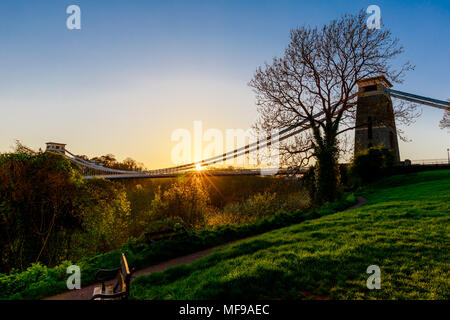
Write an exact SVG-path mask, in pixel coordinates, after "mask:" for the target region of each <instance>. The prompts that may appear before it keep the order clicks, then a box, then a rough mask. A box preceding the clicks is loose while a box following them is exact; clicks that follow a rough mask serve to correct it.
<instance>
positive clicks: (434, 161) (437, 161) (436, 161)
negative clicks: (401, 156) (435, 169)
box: [411, 159, 450, 165]
mask: <svg viewBox="0 0 450 320" xmlns="http://www.w3.org/2000/svg"><path fill="white" fill-rule="evenodd" d="M411 164H423V165H425V164H450V161H449V159H423V160H411Z"/></svg>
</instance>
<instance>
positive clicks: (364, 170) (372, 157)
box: [350, 146, 394, 185]
mask: <svg viewBox="0 0 450 320" xmlns="http://www.w3.org/2000/svg"><path fill="white" fill-rule="evenodd" d="M393 165H394V155H393V153H392V152H391V151H390V150H389V149H387V148H385V147H383V146H378V147H371V148H369V149H366V150H363V151H361V152H359V153H358V154H356V155H355V157H354V159H353V161H352V164H351V169H350V170H351V174H352V178H353V179H354V181H353V182H354V184H355V185H361V184H366V183H369V182H372V181H375V180H376V179H378V178H381V177H383V176H385V175H387V174H389V173H390V172H391V171H392V167H393Z"/></svg>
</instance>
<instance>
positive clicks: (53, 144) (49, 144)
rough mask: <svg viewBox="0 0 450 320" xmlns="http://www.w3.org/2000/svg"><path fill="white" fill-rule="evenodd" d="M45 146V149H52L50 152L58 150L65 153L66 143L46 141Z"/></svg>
mask: <svg viewBox="0 0 450 320" xmlns="http://www.w3.org/2000/svg"><path fill="white" fill-rule="evenodd" d="M46 145H47V147H46V148H45V151H52V152H58V153H62V154H66V151H65V149H66V145H65V144H64V143H57V142H47V143H46Z"/></svg>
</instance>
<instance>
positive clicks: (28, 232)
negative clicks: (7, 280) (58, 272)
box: [0, 153, 84, 271]
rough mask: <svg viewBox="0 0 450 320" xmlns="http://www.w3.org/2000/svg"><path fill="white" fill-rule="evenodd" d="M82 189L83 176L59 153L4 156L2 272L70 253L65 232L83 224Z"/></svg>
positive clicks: (0, 165) (0, 176) (0, 168)
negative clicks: (56, 244) (81, 214)
mask: <svg viewBox="0 0 450 320" xmlns="http://www.w3.org/2000/svg"><path fill="white" fill-rule="evenodd" d="M83 189H84V187H83V184H82V180H81V175H80V174H79V173H78V171H77V170H75V168H74V166H73V165H72V163H71V162H70V161H68V160H67V159H65V158H64V157H62V156H61V155H58V154H54V153H40V154H36V155H33V154H29V153H10V154H2V155H0V250H1V252H2V256H1V260H0V270H1V271H8V270H10V269H11V268H19V269H22V268H24V267H25V266H27V265H29V263H30V262H35V261H42V262H43V263H45V264H53V263H55V262H58V263H59V262H60V261H58V260H59V259H61V257H65V256H66V255H67V252H66V250H65V249H66V248H67V247H66V246H67V245H68V243H67V237H65V235H66V234H67V233H71V232H74V231H75V230H77V229H79V228H80V227H81V216H80V211H81V210H80V208H81V207H83V202H82V199H81V198H80V197H78V196H77V195H79V194H82V193H83V191H84V190H83ZM61 242H63V243H64V244H63V245H61V246H58V247H55V246H52V247H50V246H49V244H55V243H61Z"/></svg>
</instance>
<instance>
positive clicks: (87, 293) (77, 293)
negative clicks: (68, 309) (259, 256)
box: [43, 196, 367, 300]
mask: <svg viewBox="0 0 450 320" xmlns="http://www.w3.org/2000/svg"><path fill="white" fill-rule="evenodd" d="M356 200H357V202H356V204H354V205H353V206H351V207H350V208H348V209H347V210H350V209H356V208H359V207H361V206H362V205H364V204H365V203H366V202H367V199H365V198H363V197H360V196H356ZM255 237H256V236H255ZM245 239H248V238H245ZM241 240H244V239H239V240H236V241H232V242H228V243H224V244H221V245H219V246H216V247H213V248H209V249H206V250H202V251H197V252H195V253H192V254H189V255H187V256H183V257H179V258H175V259H172V260H168V261H166V262H163V263H160V264H157V265H154V266H150V267H147V268H144V269H141V270H137V271H136V272H135V273H134V274H133V277H132V279H134V278H136V277H138V276H140V275H143V274H149V273H152V272H155V271H164V270H166V269H167V268H169V267H172V266H177V265H180V264H189V263H192V262H194V261H196V260H198V259H200V258H202V257H204V256H206V255H207V254H209V253H211V252H212V251H213V250H214V249H216V248H220V247H223V246H226V245H229V244H231V243H234V242H237V241H241ZM112 282H114V280H111V281H109V282H107V283H112ZM96 285H98V284H91V285H89V286H86V287H83V288H81V289H79V290H70V291H66V292H63V293H60V294H58V295H55V296H51V297H47V298H44V299H43V300H89V299H90V298H91V296H92V293H93V291H94V288H95V286H96Z"/></svg>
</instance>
